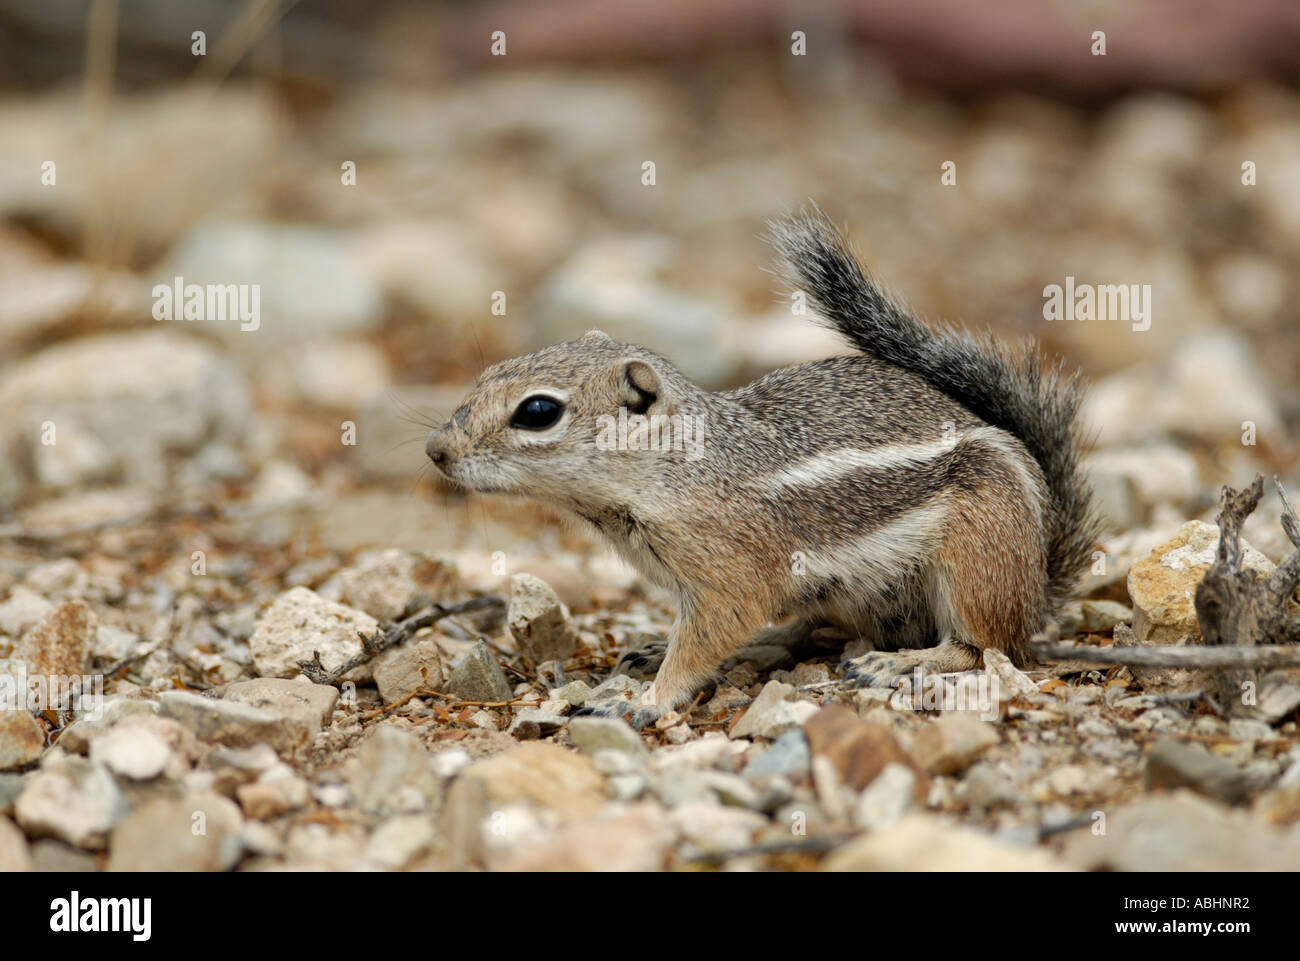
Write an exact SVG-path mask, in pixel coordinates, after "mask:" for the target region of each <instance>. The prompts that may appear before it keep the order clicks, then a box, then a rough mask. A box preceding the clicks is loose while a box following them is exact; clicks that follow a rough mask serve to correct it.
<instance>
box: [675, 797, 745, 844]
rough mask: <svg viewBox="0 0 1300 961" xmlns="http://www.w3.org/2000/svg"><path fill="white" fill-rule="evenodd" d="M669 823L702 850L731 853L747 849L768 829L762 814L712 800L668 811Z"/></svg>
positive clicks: (685, 804)
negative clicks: (756, 836) (725, 805)
mask: <svg viewBox="0 0 1300 961" xmlns="http://www.w3.org/2000/svg"><path fill="white" fill-rule="evenodd" d="M668 821H669V823H670V824H671V825H672V826H673V828H674V829H675V830H676V831H677V832H678V833H679V834H680V835H681V836H682V838H683V839H684V840H686V841H688V842H690V844H691V846H692V847H693V848H695V849H696V850H699V851H731V850H735V849H738V848H745V847H748V846H749V845H751V844H752V843H753V841H754V835H755V834H756V833H758V832H759V831H761V830H762V829H763V828H765V827H767V818H765V817H763V815H761V814H755V813H754V812H753V811H746V810H743V809H741V808H735V807H723V806H721V805H718V804H717V803H711V802H709V801H686V802H683V803H682V804H678V805H677V806H676V807H674V808H672V809H671V810H670V811H669V812H668ZM688 853H689V852H688Z"/></svg>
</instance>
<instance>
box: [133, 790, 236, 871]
mask: <svg viewBox="0 0 1300 961" xmlns="http://www.w3.org/2000/svg"><path fill="white" fill-rule="evenodd" d="M243 822H244V819H243V817H242V816H241V815H240V813H239V808H237V807H236V806H235V805H234V804H233V803H232V802H231V801H230V800H229V799H227V798H224V797H221V796H220V795H219V794H198V795H192V796H187V797H183V798H176V799H170V798H169V799H158V800H154V801H149V802H146V803H145V804H143V805H141V806H140V807H138V808H137V809H136V810H134V811H132V812H131V814H130V815H129V816H127V817H126V818H125V819H124V820H123V821H122V822H121V823H120V824H118V825H117V827H116V828H114V829H113V834H112V838H111V840H110V842H109V851H108V870H110V871H186V872H189V871H229V870H230V869H231V868H233V867H234V866H235V864H236V863H238V861H239V858H240V856H241V855H242V853H243V845H242V843H241V841H240V834H241V831H242V828H243Z"/></svg>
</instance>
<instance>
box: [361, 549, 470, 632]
mask: <svg viewBox="0 0 1300 961" xmlns="http://www.w3.org/2000/svg"><path fill="white" fill-rule="evenodd" d="M338 576H339V582H340V586H341V588H342V595H343V596H342V601H343V602H344V603H345V604H348V605H350V606H352V607H354V608H356V609H357V610H360V611H364V612H365V613H367V614H369V615H370V616H371V617H373V618H375V619H376V620H379V621H396V620H398V619H399V618H400V617H401V616H402V615H403V614H405V613H406V611H407V609H408V608H409V607H411V606H412V605H413V604H414V603H415V601H416V600H417V598H420V597H426V598H439V597H446V596H448V595H450V594H453V593H455V592H456V591H457V590H458V584H459V579H460V578H459V574H458V573H457V571H456V567H455V565H454V564H450V563H447V562H444V561H441V560H437V559H435V558H432V557H428V556H426V555H424V554H420V553H417V552H415V551H405V550H400V549H398V548H388V549H386V550H382V551H366V552H363V553H362V554H360V555H359V556H358V557H357V559H356V562H355V563H354V564H353V566H351V567H347V568H344V569H343V570H341V571H339V575H338Z"/></svg>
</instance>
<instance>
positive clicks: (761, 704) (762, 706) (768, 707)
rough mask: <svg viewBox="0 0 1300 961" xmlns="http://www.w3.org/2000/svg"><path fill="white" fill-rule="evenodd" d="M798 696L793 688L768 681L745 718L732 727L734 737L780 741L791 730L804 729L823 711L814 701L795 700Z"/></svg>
mask: <svg viewBox="0 0 1300 961" xmlns="http://www.w3.org/2000/svg"><path fill="white" fill-rule="evenodd" d="M795 694H796V691H795V688H794V685H792V684H782V683H781V682H780V681H768V682H767V683H766V684H765V685H763V690H762V691H761V692H760V693H759V695H758V697H756V698H754V703H753V704H751V705H749V708H748V710H746V711H745V715H744V717H742V718H741V719H740V721H739V722H738V723H737V724H736V725H735V726H734V727H732V729H731V731H730V735H731V737H733V738H738V737H768V738H777V737H780V736H781V735H782V734H784V733H785V732H786V731H788V730H790V729H791V728H796V727H802V726H803V724H804V723H805V722H807V721H808V719H809V718H811V717H812V716H813V715H815V714H816V713H817V712H818V711H819V710H821V709H820V708H819V707H818V706H817V705H816V704H814V703H812V702H811V701H802V700H791V698H792V697H794V696H795Z"/></svg>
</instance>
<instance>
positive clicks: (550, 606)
mask: <svg viewBox="0 0 1300 961" xmlns="http://www.w3.org/2000/svg"><path fill="white" fill-rule="evenodd" d="M506 624H507V625H508V627H509V628H510V634H511V636H512V637H514V639H515V643H516V644H518V645H519V650H520V652H521V653H523V654H524V655H525V656H526V657H527V658H528V659H529V660H530V661H532V662H533V663H534V664H541V663H542V662H543V661H556V660H558V661H563V660H565V659H567V658H569V657H571V656H572V655H573V653H574V652H575V651H577V649H578V646H579V640H578V632H577V630H576V629H575V628H574V626H573V622H572V620H571V619H570V617H569V609H568V608H567V607H565V606H564V604H563V603H562V602H561V601H560V598H559V597H558V596H557V595H556V593H555V591H553V590H552V589H551V586H550V585H549V584H547V583H546V582H545V581H544V580H542V579H541V578H540V577H534V576H533V575H532V574H515V575H514V576H513V577H511V578H510V607H509V610H508V612H507V614H506Z"/></svg>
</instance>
